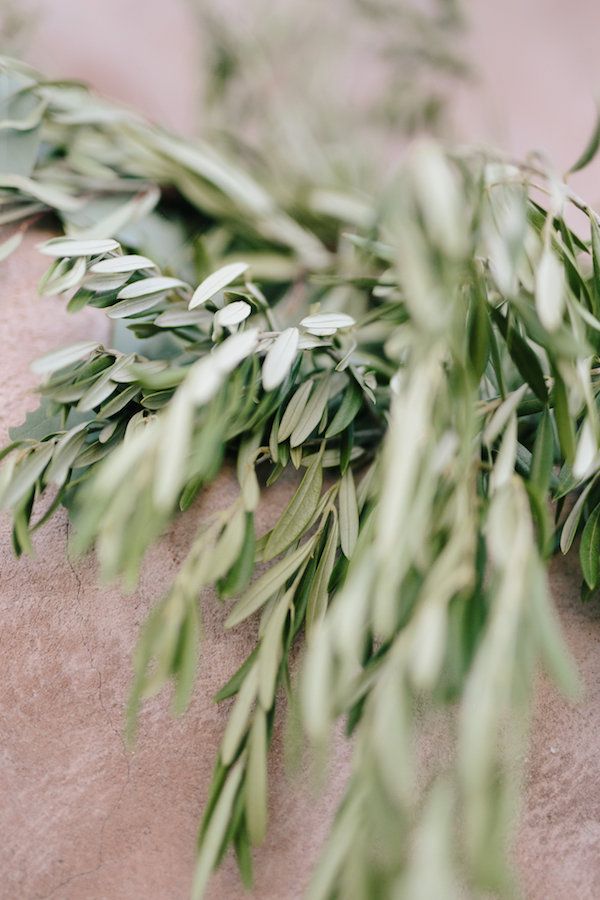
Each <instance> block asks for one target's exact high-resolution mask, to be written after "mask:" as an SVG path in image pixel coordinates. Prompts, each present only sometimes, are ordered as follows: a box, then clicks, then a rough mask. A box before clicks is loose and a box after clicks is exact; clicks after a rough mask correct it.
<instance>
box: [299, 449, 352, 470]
mask: <svg viewBox="0 0 600 900" xmlns="http://www.w3.org/2000/svg"><path fill="white" fill-rule="evenodd" d="M295 450H300V451H301V452H302V447H292V449H291V451H290V453H294V451H295ZM320 452H321V451H320V450H317V451H315V452H314V453H303V454H302V458H301V459H300V460H299V463H298V465H301V466H310V465H311V463H312V462H313V461H314V460H315V459H316V458H317V456H318V455H319V453H320ZM364 455H365V449H364V447H358V446H356V444H355V445H354V446H353V447H352V450H351V451H350V459H349V462H356V460H357V459H360V458H361V456H364ZM341 461H342V454H341V453H340V451H339V450H336V449H331V450H325V452H324V453H323V454H322V455H321V464H322V466H323V468H324V469H338V468H339V467H340V463H341Z"/></svg>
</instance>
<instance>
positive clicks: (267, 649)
mask: <svg viewBox="0 0 600 900" xmlns="http://www.w3.org/2000/svg"><path fill="white" fill-rule="evenodd" d="M294 593H295V590H294V588H293V587H292V588H290V590H289V591H286V593H285V594H284V595H283V597H282V598H281V599H280V600H278V601H277V603H276V605H275V608H274V609H273V611H272V612H271V615H270V616H269V621H268V622H267V624H266V627H265V630H264V632H263V635H262V639H261V642H260V650H259V653H258V699H259V701H260V703H261V704H262V706H263V709H271V707H272V705H273V700H274V697H275V687H276V684H277V672H278V670H279V663H280V661H281V657H282V654H283V644H282V635H283V626H284V624H285V620H286V618H287V615H288V613H289V611H290V607H291V604H292V602H293V599H294Z"/></svg>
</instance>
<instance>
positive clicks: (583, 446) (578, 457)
mask: <svg viewBox="0 0 600 900" xmlns="http://www.w3.org/2000/svg"><path fill="white" fill-rule="evenodd" d="M597 453H598V442H597V441H596V436H595V434H594V428H593V426H592V424H591V422H590V420H589V418H587V419H586V420H585V422H584V423H583V425H582V426H581V430H580V432H579V439H578V441H577V450H576V451H575V460H574V462H573V475H574V476H575V478H585V477H586V475H587V474H588V473H589V470H590V468H591V466H592V464H593V463H594V460H595V459H596V454H597Z"/></svg>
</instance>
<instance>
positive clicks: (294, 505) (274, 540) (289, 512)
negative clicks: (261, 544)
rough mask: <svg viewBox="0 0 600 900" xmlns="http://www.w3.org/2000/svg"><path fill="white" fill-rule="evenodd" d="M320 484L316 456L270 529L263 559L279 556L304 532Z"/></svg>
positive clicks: (319, 492) (315, 502)
mask: <svg viewBox="0 0 600 900" xmlns="http://www.w3.org/2000/svg"><path fill="white" fill-rule="evenodd" d="M322 486H323V468H322V466H321V459H320V457H318V458H317V459H315V461H314V462H313V463H311V465H310V466H309V467H308V469H307V470H306V472H305V474H304V477H303V479H302V481H301V482H300V486H299V487H298V490H297V491H296V493H295V494H294V496H293V497H292V499H291V500H290V502H289V503H288V505H287V506H286V508H285V509H284V511H283V512H282V514H281V516H280V517H279V519H278V521H277V523H276V525H275V527H274V528H273V530H272V531H271V534H270V535H269V539H268V540H267V544H266V547H265V550H264V559H265V560H269V559H273V557H274V556H279V554H280V553H282V552H283V551H284V550H285V549H286V548H287V547H289V546H290V544H292V543H293V542H294V541H295V540H296V539H297V538H299V537H300V536H301V535H302V534H303V533H304V530H305V529H306V527H307V525H308V523H309V522H310V520H311V517H312V515H313V512H314V511H315V509H316V507H317V505H318V503H319V497H320V496H321V487H322Z"/></svg>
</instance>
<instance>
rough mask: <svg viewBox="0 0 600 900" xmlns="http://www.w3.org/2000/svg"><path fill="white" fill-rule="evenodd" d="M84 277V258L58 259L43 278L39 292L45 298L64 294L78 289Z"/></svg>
mask: <svg viewBox="0 0 600 900" xmlns="http://www.w3.org/2000/svg"><path fill="white" fill-rule="evenodd" d="M84 276H85V258H84V257H73V258H70V259H67V258H63V259H58V260H56V261H55V262H54V263H53V264H52V265H51V267H50V268H49V269H48V271H47V272H46V274H45V275H44V276H43V277H42V279H41V281H40V283H39V286H38V290H39V292H40V294H41V295H42V296H43V297H44V296H49V295H51V294H63V293H65V292H66V291H70V290H71V289H72V288H75V287H77V286H78V285H79V284H80V283H81V281H82V280H83V278H84Z"/></svg>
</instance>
